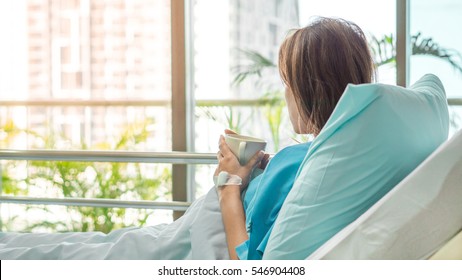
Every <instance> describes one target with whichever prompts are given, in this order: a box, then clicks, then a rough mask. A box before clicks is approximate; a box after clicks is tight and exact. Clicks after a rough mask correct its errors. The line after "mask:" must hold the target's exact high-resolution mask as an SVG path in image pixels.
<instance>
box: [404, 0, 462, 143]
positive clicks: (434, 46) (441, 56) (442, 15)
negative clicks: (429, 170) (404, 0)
mask: <svg viewBox="0 0 462 280" xmlns="http://www.w3.org/2000/svg"><path fill="white" fill-rule="evenodd" d="M461 13H462V2H461V1H458V0H442V1H438V2H435V1H430V0H419V1H415V0H413V1H411V7H410V19H411V21H410V25H411V36H413V42H415V48H414V49H415V51H414V53H415V52H419V53H420V54H414V55H412V56H411V59H410V81H411V83H413V82H415V81H416V80H418V79H419V78H420V77H421V76H422V75H424V74H426V73H433V74H435V75H437V76H438V77H439V78H440V79H441V81H442V82H443V85H444V87H445V90H446V95H447V96H448V98H462V37H461V36H459V34H460V26H462V17H460V14H461ZM450 117H451V134H453V133H454V132H455V131H457V130H458V129H460V128H462V107H461V106H450Z"/></svg>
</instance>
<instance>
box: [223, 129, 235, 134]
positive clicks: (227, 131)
mask: <svg viewBox="0 0 462 280" xmlns="http://www.w3.org/2000/svg"><path fill="white" fill-rule="evenodd" d="M225 134H237V133H236V132H234V131H232V130H231V129H225Z"/></svg>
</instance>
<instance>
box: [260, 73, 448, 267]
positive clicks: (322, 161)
mask: <svg viewBox="0 0 462 280" xmlns="http://www.w3.org/2000/svg"><path fill="white" fill-rule="evenodd" d="M448 126H449V116H448V107H447V101H446V95H445V92H444V88H443V85H442V84H441V81H440V80H439V79H438V78H437V77H436V76H434V75H430V74H429V75H425V76H424V77H422V78H421V79H420V80H419V81H418V82H416V83H415V84H414V85H413V86H412V87H410V88H409V89H405V88H402V87H399V86H393V85H383V84H363V85H348V86H347V88H346V89H345V92H344V93H343V95H342V97H341V99H340V100H339V102H338V104H337V106H336V108H335V110H334V112H333V113H332V115H331V117H330V118H329V120H328V121H327V123H326V125H325V126H324V128H323V129H322V131H321V133H320V134H319V135H318V136H317V137H316V139H315V140H314V141H313V143H312V145H311V147H310V149H309V150H308V153H307V155H306V156H305V159H304V161H303V163H302V165H301V167H300V169H299V171H298V174H297V178H296V180H295V183H294V186H293V188H292V190H291V191H290V192H289V195H288V196H287V198H286V200H285V202H284V204H283V206H282V208H281V211H280V213H279V216H278V218H277V219H276V222H275V225H274V229H273V232H272V234H271V236H270V239H269V241H268V245H267V248H266V251H265V254H264V256H263V258H264V259H305V258H306V257H308V256H309V255H310V254H311V253H312V252H314V251H315V250H316V249H317V248H318V247H320V246H321V245H322V244H323V243H324V242H326V241H327V240H328V239H329V238H331V237H332V236H333V235H334V234H336V233H337V232H339V231H340V230H341V229H342V228H344V227H345V226H347V225H348V224H350V223H351V222H353V221H354V220H355V219H356V218H358V217H359V216H360V215H361V214H363V213H364V212H365V211H366V210H367V209H368V208H370V207H371V206H372V205H373V204H374V203H375V202H377V201H378V200H379V199H380V198H381V197H382V196H384V195H385V194H386V193H387V192H388V191H389V190H390V189H391V188H393V187H394V186H395V185H396V184H398V183H399V182H400V181H401V180H402V179H403V178H404V177H405V176H406V175H408V174H409V173H410V172H411V171H412V170H413V169H414V168H416V166H417V165H418V164H419V163H421V162H422V161H423V160H424V159H425V158H426V157H427V156H428V155H429V154H430V153H431V152H433V151H434V150H435V149H436V148H437V147H438V146H439V145H440V144H441V143H443V142H444V141H445V140H446V139H447V136H448Z"/></svg>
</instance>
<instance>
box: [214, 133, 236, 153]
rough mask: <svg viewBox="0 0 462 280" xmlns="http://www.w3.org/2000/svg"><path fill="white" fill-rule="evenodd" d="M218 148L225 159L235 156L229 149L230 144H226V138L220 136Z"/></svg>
mask: <svg viewBox="0 0 462 280" xmlns="http://www.w3.org/2000/svg"><path fill="white" fill-rule="evenodd" d="M218 148H219V149H220V152H221V154H222V155H223V157H226V156H229V155H231V154H232V155H234V154H233V152H232V151H231V149H230V148H229V146H228V144H226V141H225V137H223V135H220V142H219V143H218Z"/></svg>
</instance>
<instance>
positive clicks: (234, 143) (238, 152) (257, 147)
mask: <svg viewBox="0 0 462 280" xmlns="http://www.w3.org/2000/svg"><path fill="white" fill-rule="evenodd" d="M225 141H226V144H228V146H229V148H230V149H231V151H232V152H233V154H234V155H235V156H236V157H237V159H238V160H239V163H240V164H241V165H245V164H246V163H247V162H248V161H249V160H250V159H251V158H252V157H253V156H254V155H255V153H257V152H258V151H261V150H263V151H264V150H265V148H266V141H265V140H263V139H259V138H255V137H250V136H244V135H239V134H226V135H225Z"/></svg>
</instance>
